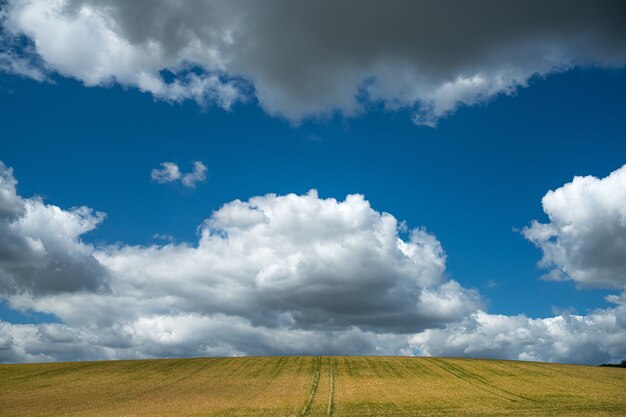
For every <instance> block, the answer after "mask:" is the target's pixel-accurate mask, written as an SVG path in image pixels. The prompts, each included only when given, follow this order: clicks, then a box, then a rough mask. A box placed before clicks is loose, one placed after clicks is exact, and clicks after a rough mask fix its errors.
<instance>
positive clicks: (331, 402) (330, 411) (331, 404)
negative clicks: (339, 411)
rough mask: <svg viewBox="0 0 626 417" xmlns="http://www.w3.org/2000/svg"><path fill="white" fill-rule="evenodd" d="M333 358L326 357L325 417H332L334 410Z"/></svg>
mask: <svg viewBox="0 0 626 417" xmlns="http://www.w3.org/2000/svg"><path fill="white" fill-rule="evenodd" d="M333 365H334V364H333V357H332V356H329V357H328V374H329V376H328V378H329V385H328V407H326V417H332V415H333V411H335V410H334V408H335V398H334V397H335V367H334V366H333Z"/></svg>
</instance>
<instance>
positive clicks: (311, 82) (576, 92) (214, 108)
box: [0, 0, 626, 364]
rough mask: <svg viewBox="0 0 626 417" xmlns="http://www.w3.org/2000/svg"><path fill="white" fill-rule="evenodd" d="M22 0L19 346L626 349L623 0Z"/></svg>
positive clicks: (11, 168)
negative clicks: (446, 1) (546, 0)
mask: <svg viewBox="0 0 626 417" xmlns="http://www.w3.org/2000/svg"><path fill="white" fill-rule="evenodd" d="M357 3H358V5H359V7H358V13H355V12H354V10H355V8H356V7H357ZM0 8H1V9H0V10H1V12H0V27H1V29H0V129H1V130H0V132H1V133H0V161H1V163H0V362H9V363H16V362H41V361H58V360H93V359H125V358H151V357H178V356H181V357H185V356H232V355H276V354H342V355H351V354H366V355H434V356H463V357H489V358H506V359H515V360H539V361H551V362H567V363H586V364H599V363H605V362H611V361H619V360H622V359H624V358H626V261H625V260H626V256H625V255H626V220H625V219H626V165H624V164H626V141H625V140H624V139H626V138H625V137H624V135H625V132H626V117H624V116H625V115H626V94H624V93H625V92H626V10H624V6H623V4H622V3H621V2H619V1H596V2H587V1H574V2H571V1H567V2H565V1H554V2H551V3H550V5H549V6H546V5H545V4H544V2H539V1H525V2H517V1H507V2H501V1H484V2H474V3H472V2H454V1H451V2H450V4H446V5H445V7H444V6H442V3H441V2H435V1H420V2H414V1H401V0H396V1H392V2H384V3H383V2H379V1H373V0H372V1H360V2H355V1H345V2H342V3H341V4H337V3H336V2H331V1H322V0H320V1H317V2H299V1H295V2H293V1H290V2H286V1H281V0H272V1H267V2H263V3H258V2H249V1H243V0H242V1H229V2H221V1H200V0H198V1H192V2H168V1H150V2H141V1H137V2H131V3H129V2H122V1H114V0H55V1H42V0H30V1H26V0H10V1H3V2H0Z"/></svg>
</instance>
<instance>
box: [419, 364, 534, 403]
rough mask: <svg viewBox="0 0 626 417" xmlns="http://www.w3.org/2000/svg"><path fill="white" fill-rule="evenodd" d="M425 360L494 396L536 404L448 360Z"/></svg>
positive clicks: (516, 401) (530, 399)
mask: <svg viewBox="0 0 626 417" xmlns="http://www.w3.org/2000/svg"><path fill="white" fill-rule="evenodd" d="M424 359H426V360H428V362H430V363H432V364H433V365H436V366H438V367H439V368H441V369H443V370H444V371H446V372H447V373H449V374H450V375H454V376H455V377H457V378H458V379H460V380H462V381H465V382H467V383H468V384H470V385H472V386H474V387H476V388H478V389H481V390H483V391H486V392H488V393H490V394H492V395H495V396H496V397H499V398H502V399H505V400H508V401H511V402H515V403H518V402H523V403H527V404H528V403H531V404H536V403H537V402H538V401H536V400H533V399H532V398H528V397H525V396H523V395H519V394H516V393H514V392H511V391H508V390H505V389H503V388H500V387H497V386H495V385H492V384H489V383H487V382H485V381H484V380H483V379H482V378H479V377H476V376H474V375H472V374H471V373H469V372H467V371H465V370H463V369H461V368H459V367H457V366H455V365H453V364H451V363H449V362H444V361H442V360H433V359H430V358H424Z"/></svg>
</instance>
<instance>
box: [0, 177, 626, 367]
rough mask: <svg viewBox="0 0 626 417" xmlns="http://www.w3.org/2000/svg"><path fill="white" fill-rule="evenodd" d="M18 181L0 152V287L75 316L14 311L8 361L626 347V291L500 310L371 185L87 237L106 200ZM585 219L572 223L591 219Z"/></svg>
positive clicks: (1, 337)
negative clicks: (370, 192)
mask: <svg viewBox="0 0 626 417" xmlns="http://www.w3.org/2000/svg"><path fill="white" fill-rule="evenodd" d="M623 170H624V168H622V169H621V170H618V171H616V172H615V173H613V174H611V176H609V177H607V178H605V179H603V180H597V179H593V178H590V177H586V179H575V180H574V181H573V182H572V183H571V184H567V185H565V186H564V187H563V188H562V189H559V190H566V189H567V190H569V189H571V188H572V187H574V188H575V186H574V184H579V183H580V182H581V181H586V183H588V184H592V185H591V186H587V187H586V188H585V190H586V191H585V192H591V194H593V195H605V194H606V196H609V195H610V196H612V197H613V198H615V199H616V200H620V199H622V201H624V195H623V194H619V193H618V192H617V191H616V190H617V189H616V188H614V187H613V186H612V187H613V188H611V191H612V192H610V193H608V192H606V190H604V191H599V189H601V188H602V187H605V186H606V184H616V183H620V181H621V180H619V178H621V175H623V174H622V171H623ZM181 176H182V175H181ZM16 185H17V182H16V180H15V178H14V177H13V172H12V170H11V169H10V168H7V167H6V166H4V165H0V300H4V301H6V302H7V303H8V304H9V306H10V307H12V308H14V309H18V310H25V311H29V310H31V311H36V312H43V313H48V314H52V315H54V316H56V318H58V321H59V322H56V323H40V324H11V323H6V322H2V321H0V361H1V362H28V361H48V360H77V359H115V358H118V359H119V358H142V357H162V356H198V355H269V354H320V353H326V354H385V355H396V354H421V355H445V356H472V357H499V358H507V359H521V360H544V361H557V362H580V363H591V364H594V363H601V362H607V361H614V360H621V359H623V358H624V357H625V356H626V295H625V294H622V295H621V296H616V295H613V296H610V297H608V299H609V301H612V302H613V303H615V304H616V306H615V307H613V308H607V309H600V310H596V311H593V312H591V313H589V314H587V315H572V314H566V313H565V314H561V315H558V316H555V317H550V318H539V319H532V318H528V317H526V316H523V315H520V316H502V315H495V314H488V313H486V312H484V311H483V308H484V306H483V303H482V301H481V299H480V296H479V294H477V293H476V292H475V291H473V290H468V289H466V288H464V287H462V286H461V285H460V284H459V283H457V282H456V281H453V280H450V279H448V278H447V277H446V274H445V261H446V257H445V253H444V251H443V249H442V247H441V244H440V243H439V241H438V240H437V239H436V238H435V237H434V236H433V235H431V234H429V233H428V232H426V231H425V230H423V229H419V228H418V229H414V230H412V231H406V230H405V229H406V228H405V226H404V225H403V224H402V223H399V222H398V221H397V220H396V219H395V218H394V217H393V216H392V215H391V214H388V213H382V212H378V211H376V210H374V209H373V208H372V207H371V206H370V204H369V203H368V202H367V200H365V198H364V197H363V196H361V195H349V196H347V197H346V198H345V200H343V201H338V200H335V199H331V198H328V199H324V198H320V197H319V196H318V195H317V193H316V192H315V191H311V192H309V193H308V194H306V195H294V194H289V195H283V196H278V195H274V194H268V195H265V196H259V197H253V198H251V199H250V200H248V201H239V200H235V201H232V202H230V203H227V204H225V205H224V206H222V207H221V208H220V209H219V210H217V211H215V212H214V213H213V214H212V215H211V216H210V217H209V218H208V219H207V220H205V221H204V222H203V224H202V225H201V226H200V228H199V239H198V241H197V242H195V243H194V244H190V243H167V244H162V245H151V246H129V245H124V244H117V245H112V246H98V247H94V246H91V245H88V244H86V243H84V242H83V241H82V240H81V237H82V236H83V235H84V234H85V233H87V232H88V231H90V230H92V229H93V228H95V227H96V226H97V225H98V224H99V223H100V222H101V221H102V220H103V215H102V214H99V213H94V212H93V211H92V210H90V209H87V208H84V207H83V208H75V209H71V210H64V209H61V208H59V207H56V206H53V205H49V204H44V203H43V202H42V201H41V199H39V198H24V197H21V196H19V195H18V194H17V192H16ZM597 187H600V188H599V189H596V188H597ZM559 190H557V191H556V192H552V193H548V196H558V195H561V194H559V193H560V191H559ZM563 195H569V194H567V193H565V194H563ZM551 198H553V197H550V198H548V200H549V201H551ZM554 198H556V197H554ZM556 200H559V201H565V200H568V199H564V200H563V199H559V198H556ZM582 200H584V201H585V202H586V203H588V204H591V205H593V204H596V205H597V207H603V208H604V209H605V211H603V210H599V209H598V208H596V209H594V210H593V211H592V213H595V215H596V216H597V217H598V219H597V221H595V222H590V221H589V219H588V218H587V217H585V216H582V217H581V218H585V219H587V220H586V221H587V223H586V224H587V225H603V224H604V219H605V217H606V216H607V213H611V212H612V209H611V205H610V204H607V201H605V200H601V201H595V200H594V199H592V198H589V197H588V196H586V195H585V197H584V198H582ZM582 200H580V201H579V200H577V201H578V203H576V204H574V205H573V206H572V207H570V208H569V209H567V208H563V212H564V213H569V214H570V215H571V216H574V217H576V216H577V214H576V213H572V208H573V207H578V208H579V209H580V210H581V211H585V210H587V209H588V208H586V207H585V206H584V204H582V203H581V201H582ZM594 202H595V203H594ZM544 206H546V207H548V206H549V207H552V206H551V204H550V203H548V204H546V203H545V199H544ZM622 206H623V204H622V205H620V204H617V203H616V204H615V207H622ZM594 207H596V206H594ZM547 211H548V212H549V213H556V212H557V211H553V210H547ZM579 214H580V213H579ZM550 217H551V219H552V221H556V220H554V219H556V218H557V217H558V216H553V215H551V216H550ZM609 217H610V216H609ZM614 217H615V216H613V218H614ZM577 218H578V217H577ZM572 224H573V225H574V226H573V227H565V226H564V227H562V229H565V230H566V231H568V230H570V229H572V228H574V229H576V228H577V227H581V224H579V223H576V222H570V223H568V225H569V226H572ZM544 226H545V225H544ZM544 226H542V227H544ZM532 227H539V226H535V225H533V226H532ZM582 229H583V230H585V232H589V230H590V228H589V227H582ZM605 229H606V228H603V227H601V230H605ZM529 230H530V229H529ZM529 230H527V231H525V233H531V232H530V231H529ZM559 230H560V229H559ZM596 235H597V233H593V234H592V235H590V236H596ZM558 241H559V239H556V240H555V239H552V240H551V242H552V243H554V242H558ZM572 247H575V248H579V247H580V245H579V244H573V243H572ZM607 259H611V258H607ZM597 270H598V271H601V272H602V271H604V270H605V268H600V269H597ZM602 277H604V275H603V272H602V273H601V274H600V275H599V279H597V280H596V281H594V282H603V281H602V280H603V278H602ZM611 282H612V281H611Z"/></svg>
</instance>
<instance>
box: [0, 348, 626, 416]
mask: <svg viewBox="0 0 626 417" xmlns="http://www.w3.org/2000/svg"><path fill="white" fill-rule="evenodd" d="M0 415H1V416H161V415H173V416H224V417H230V416H272V417H273V416H294V417H301V416H326V417H328V416H355V417H364V416H390V417H391V416H393V417H400V416H626V369H619V368H605V367H593V366H577V365H560V364H547V363H533V362H515V361H500V360H479V359H445V358H411V357H356V356H355V357H336V356H335V357H328V356H323V357H302V356H298V357H246V358H195V359H161V360H136V361H101V362H73V363H46V364H24V365H0Z"/></svg>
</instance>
